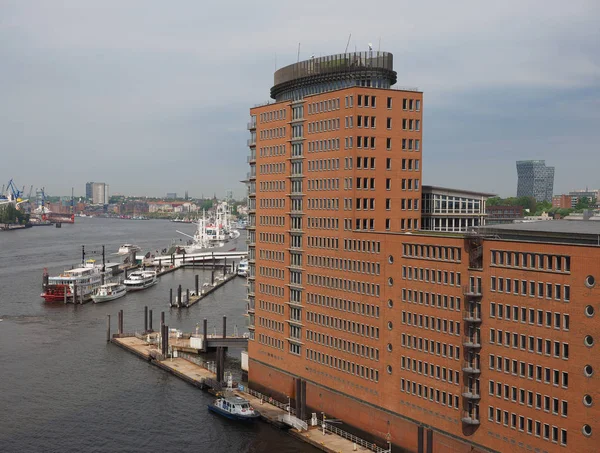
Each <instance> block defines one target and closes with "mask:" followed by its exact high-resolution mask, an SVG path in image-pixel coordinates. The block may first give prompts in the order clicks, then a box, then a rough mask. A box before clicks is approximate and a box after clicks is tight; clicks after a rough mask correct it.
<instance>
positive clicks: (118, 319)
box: [117, 310, 121, 335]
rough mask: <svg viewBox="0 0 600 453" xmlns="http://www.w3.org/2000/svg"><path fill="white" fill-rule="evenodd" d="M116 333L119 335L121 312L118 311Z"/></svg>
mask: <svg viewBox="0 0 600 453" xmlns="http://www.w3.org/2000/svg"><path fill="white" fill-rule="evenodd" d="M117 333H118V334H119V335H121V310H119V314H118V316H117Z"/></svg>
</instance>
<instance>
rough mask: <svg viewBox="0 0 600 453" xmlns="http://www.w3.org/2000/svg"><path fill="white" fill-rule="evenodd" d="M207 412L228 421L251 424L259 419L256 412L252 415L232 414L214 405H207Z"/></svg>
mask: <svg viewBox="0 0 600 453" xmlns="http://www.w3.org/2000/svg"><path fill="white" fill-rule="evenodd" d="M208 410H209V411H211V412H214V413H215V414H219V415H222V416H223V417H225V418H228V419H230V420H240V421H245V422H251V421H254V420H256V419H258V418H260V414H259V413H258V412H255V413H254V414H252V415H241V414H232V413H231V412H228V411H226V410H224V409H221V408H220V407H217V406H215V405H214V404H208Z"/></svg>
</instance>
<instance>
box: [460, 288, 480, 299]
mask: <svg viewBox="0 0 600 453" xmlns="http://www.w3.org/2000/svg"><path fill="white" fill-rule="evenodd" d="M463 295H465V296H466V297H481V296H482V294H481V287H480V286H477V285H465V286H463Z"/></svg>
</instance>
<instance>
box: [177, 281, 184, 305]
mask: <svg viewBox="0 0 600 453" xmlns="http://www.w3.org/2000/svg"><path fill="white" fill-rule="evenodd" d="M181 305H183V301H182V300H181V285H179V286H178V287H177V306H178V307H181Z"/></svg>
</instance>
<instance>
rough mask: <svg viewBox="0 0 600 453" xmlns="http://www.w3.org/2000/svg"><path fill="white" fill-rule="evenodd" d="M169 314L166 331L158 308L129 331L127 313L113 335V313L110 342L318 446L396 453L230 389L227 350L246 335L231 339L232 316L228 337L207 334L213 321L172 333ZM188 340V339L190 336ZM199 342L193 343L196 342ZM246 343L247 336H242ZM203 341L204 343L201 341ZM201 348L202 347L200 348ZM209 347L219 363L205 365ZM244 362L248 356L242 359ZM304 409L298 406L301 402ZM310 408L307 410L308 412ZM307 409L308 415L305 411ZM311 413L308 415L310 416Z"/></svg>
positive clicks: (239, 388)
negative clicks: (155, 321) (242, 402)
mask: <svg viewBox="0 0 600 453" xmlns="http://www.w3.org/2000/svg"><path fill="white" fill-rule="evenodd" d="M164 315H165V312H161V323H160V333H159V332H155V331H154V330H153V328H152V327H153V326H152V310H148V307H145V309H144V331H143V332H140V333H125V330H124V315H123V310H120V311H119V313H118V318H117V319H118V332H117V333H116V334H114V335H111V322H110V315H109V316H108V317H107V326H106V341H107V342H110V343H112V344H115V345H117V346H119V347H120V348H122V349H124V350H126V351H128V352H130V353H132V354H134V355H136V356H137V357H139V358H140V359H142V360H146V361H148V362H149V363H151V364H153V365H155V366H157V367H158V368H161V369H162V370H164V371H167V372H169V373H171V374H173V375H174V376H177V377H178V378H180V379H182V380H183V381H185V382H187V383H188V384H190V385H193V386H194V387H197V388H199V389H202V390H205V391H208V392H210V393H213V394H221V393H225V394H230V395H231V394H233V395H235V396H240V397H242V398H244V399H246V400H248V401H249V402H250V404H251V405H252V406H253V407H255V408H256V409H258V411H259V413H260V418H261V420H263V421H266V422H268V423H270V424H273V425H275V426H277V427H280V428H285V429H287V432H288V433H289V434H290V435H292V436H294V437H296V438H297V439H299V440H302V441H304V442H306V443H309V444H311V445H312V446H314V447H316V448H318V449H320V450H322V451H325V452H329V453H350V452H356V451H372V452H375V453H391V447H390V444H388V446H387V448H382V447H380V446H378V445H376V444H374V443H371V442H367V441H365V440H364V439H361V438H358V437H356V436H354V435H352V434H350V433H348V432H346V431H343V430H341V429H338V428H337V427H336V426H335V423H336V422H337V421H336V420H328V419H326V418H325V417H322V418H321V419H319V418H318V414H317V413H312V417H311V418H310V419H309V420H302V419H300V418H297V417H296V414H297V407H296V409H294V408H293V407H292V405H291V402H290V401H289V400H288V402H287V404H286V403H282V402H279V401H277V400H274V399H273V398H271V397H269V396H267V395H263V394H261V393H259V392H256V391H254V390H252V389H249V388H247V387H246V386H244V385H234V386H232V387H231V388H229V387H225V381H224V375H225V369H224V368H225V348H227V347H240V345H241V344H242V342H240V341H239V340H240V337H227V335H226V327H227V324H226V322H227V318H226V317H225V316H224V317H223V335H222V336H220V337H218V336H216V335H213V336H209V335H207V320H206V319H204V326H203V330H204V334H203V335H201V336H197V335H192V334H188V335H184V334H182V333H180V332H179V331H177V330H173V329H172V330H169V327H168V326H167V325H165V323H164V321H165V316H164ZM186 337H187V338H186ZM194 338H195V339H196V340H193V339H194ZM242 338H243V339H245V341H246V345H247V341H248V340H247V338H245V337H242ZM198 339H202V340H203V341H201V342H198ZM198 346H201V347H198ZM209 348H215V349H216V350H217V359H216V362H205V361H203V360H202V359H201V358H200V356H199V355H191V354H190V353H192V354H199V353H201V352H205V351H206V350H208V349H209ZM242 362H243V358H242ZM296 406H298V402H296ZM304 409H305V408H304ZM304 409H302V413H304ZM307 415H308V414H307Z"/></svg>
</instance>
